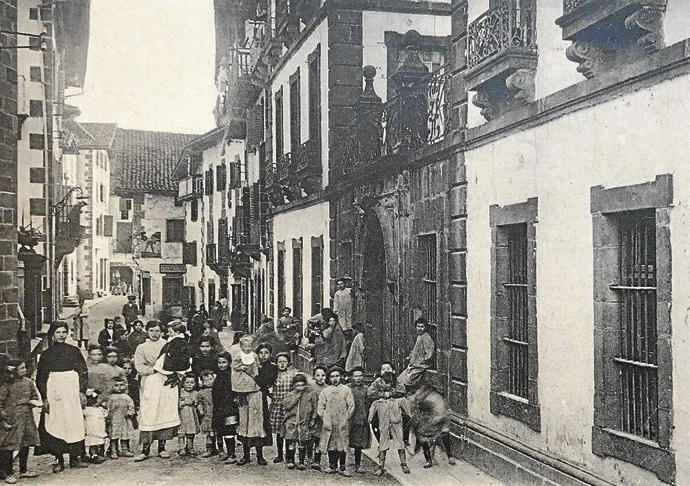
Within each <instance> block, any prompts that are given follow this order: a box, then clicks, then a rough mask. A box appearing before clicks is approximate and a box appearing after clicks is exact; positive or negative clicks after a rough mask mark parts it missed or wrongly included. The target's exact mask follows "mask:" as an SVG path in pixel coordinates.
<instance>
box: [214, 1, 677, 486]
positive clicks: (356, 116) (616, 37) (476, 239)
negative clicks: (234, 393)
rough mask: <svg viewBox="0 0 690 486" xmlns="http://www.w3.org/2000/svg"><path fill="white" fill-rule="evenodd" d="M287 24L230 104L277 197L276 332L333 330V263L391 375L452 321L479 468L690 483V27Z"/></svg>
mask: <svg viewBox="0 0 690 486" xmlns="http://www.w3.org/2000/svg"><path fill="white" fill-rule="evenodd" d="M265 11H266V12H267V14H266V15H267V16H266V17H265V22H266V24H265V25H266V26H267V30H266V31H265V32H266V35H265V37H264V38H263V40H262V42H263V44H262V45H263V47H262V49H261V50H260V52H259V54H258V55H257V56H254V55H252V56H250V59H249V63H250V68H249V69H247V70H246V71H243V72H242V73H240V74H241V75H239V76H238V78H237V81H238V82H237V86H239V88H238V89H245V90H246V91H243V93H245V94H246V93H248V94H250V95H251V96H241V97H227V98H225V99H235V100H237V101H235V105H232V108H240V109H242V110H246V120H247V137H246V152H247V156H246V161H247V171H253V170H256V171H257V172H258V174H259V179H260V180H261V181H262V182H263V184H262V185H261V187H262V192H261V191H260V194H259V198H258V200H257V201H258V207H259V208H260V209H261V208H262V207H263V208H265V210H263V211H261V210H259V212H257V213H254V216H257V215H258V216H259V217H260V218H261V226H260V230H261V231H260V233H259V237H258V238H257V240H256V242H257V243H258V244H259V245H260V246H259V248H260V250H261V251H262V252H263V254H264V255H265V256H266V260H265V274H264V275H265V276H266V278H265V280H264V282H265V286H264V295H265V298H264V299H263V300H264V304H263V309H262V310H263V311H264V312H265V313H266V314H267V315H269V316H270V315H273V316H275V315H276V314H277V313H278V312H279V309H280V307H282V306H283V305H288V306H291V307H295V306H294V305H291V304H294V303H295V302H298V303H299V304H300V306H301V311H300V312H299V314H298V315H299V316H300V317H305V316H306V314H308V311H313V310H314V309H313V308H310V305H311V304H312V303H313V302H314V299H313V296H314V289H316V286H315V285H314V286H312V285H311V284H312V283H313V281H314V279H313V268H314V267H313V265H311V264H309V261H308V259H307V258H306V255H307V254H309V253H310V252H311V251H313V248H314V245H315V243H316V247H317V248H320V249H321V251H324V252H325V254H326V255H327V258H324V262H323V265H322V266H321V267H320V270H321V271H323V272H325V273H324V274H322V277H323V278H324V279H323V280H322V281H320V282H319V283H320V285H319V286H318V288H319V289H323V290H324V293H323V299H322V300H321V302H320V304H321V305H326V303H327V302H328V300H329V299H328V297H329V296H328V292H329V291H330V290H331V288H332V286H333V285H334V283H335V279H337V278H340V277H343V276H348V277H350V278H351V279H352V282H353V292H354V297H355V298H354V312H355V317H354V319H355V320H356V321H361V322H363V323H364V324H365V329H366V331H365V339H366V343H367V350H366V366H367V371H368V372H369V373H372V372H375V371H376V370H377V367H378V365H380V363H381V361H382V360H383V359H387V360H391V361H392V362H393V363H394V365H395V366H396V367H397V368H398V369H400V368H402V367H403V365H404V358H405V356H406V355H407V354H408V353H409V351H410V349H411V348H412V345H413V342H414V332H413V329H412V324H413V322H414V320H415V319H416V318H417V317H419V316H424V317H426V318H427V319H428V320H429V322H430V324H431V333H432V335H433V336H434V339H435V341H436V343H437V350H436V356H435V363H434V366H433V368H434V369H433V370H432V371H431V375H432V376H433V377H435V379H436V381H437V383H438V386H439V388H440V389H441V390H442V391H443V393H444V395H445V396H446V397H447V399H448V402H449V405H450V408H451V410H452V412H453V413H452V418H451V429H452V434H453V436H454V438H455V442H454V444H455V447H456V448H457V449H456V451H457V452H458V453H459V454H460V455H461V456H462V457H463V458H464V459H466V460H468V461H470V462H473V463H475V464H477V465H479V466H481V467H483V468H486V469H488V470H490V471H491V472H492V474H495V475H497V476H500V477H502V478H505V479H510V480H513V481H517V482H519V483H520V484H523V483H524V484H626V485H638V486H641V485H648V484H659V485H661V484H685V483H687V482H688V474H690V456H688V455H687V452H686V451H687V450H688V444H687V443H688V440H690V439H689V438H690V428H688V426H687V423H686V422H688V421H687V420H683V418H684V417H686V416H687V414H688V407H687V401H688V400H687V398H688V390H686V386H685V383H684V380H683V379H682V377H683V376H684V374H685V372H686V370H687V364H688V363H687V359H686V358H685V356H686V355H687V350H686V349H685V346H686V341H687V339H686V338H687V336H686V330H685V329H684V326H683V323H684V322H685V320H686V315H685V314H686V311H685V310H686V309H687V308H688V303H687V302H686V300H687V298H686V295H685V294H687V292H686V291H685V289H686V288H687V282H685V277H684V273H687V272H683V271H682V269H683V268H684V262H685V259H686V257H685V254H686V253H687V251H688V250H687V241H686V240H687V238H686V235H687V221H686V220H687V215H686V211H685V209H684V206H685V204H684V194H686V193H687V192H688V188H687V187H686V186H687V183H688V180H689V179H688V177H687V174H686V172H687V171H686V167H685V166H686V165H687V164H685V163H684V159H685V155H684V153H683V150H684V147H685V146H686V145H687V133H686V132H687V131H686V130H682V129H680V128H679V127H684V126H685V124H686V123H685V118H687V113H688V107H687V100H686V98H687V96H686V92H687V76H688V72H690V71H689V68H688V66H690V64H689V61H688V52H690V50H689V49H688V45H687V44H688V41H687V38H688V35H689V34H690V32H688V26H687V22H686V20H687V18H688V16H689V15H690V12H689V11H688V5H687V3H686V2H682V1H673V0H668V1H666V0H649V1H647V0H644V1H629V0H611V1H595V0H589V1H573V0H564V1H563V2H553V1H548V0H543V1H542V0H501V1H494V0H469V1H468V0H453V1H452V2H450V3H433V2H431V3H425V4H424V5H422V4H419V3H416V2H404V1H401V2H387V3H386V5H385V6H383V5H381V4H380V3H379V2H369V1H362V2H347V3H344V2H339V1H329V2H326V4H325V5H321V4H318V5H316V4H313V3H312V2H308V1H305V2H298V5H297V6H296V8H294V9H292V10H290V7H289V5H286V4H282V3H281V2H277V3H272V5H271V6H270V7H269V6H267V7H266V9H265ZM416 14H418V15H419V16H418V17H414V18H413V19H412V21H409V19H408V16H409V17H410V18H411V17H412V16H413V15H416ZM444 20H448V22H449V24H448V25H449V27H450V30H447V31H446V30H443V28H439V26H440V25H444V24H443V22H444ZM382 26H384V27H383V28H382ZM377 28H378V29H379V30H377ZM573 63H575V64H573ZM317 68H320V69H318V70H317ZM362 75H363V78H364V79H362ZM316 80H319V81H318V83H317V82H316ZM315 85H318V86H319V87H320V89H319V90H310V86H315ZM362 85H364V88H362ZM239 100H241V101H239ZM314 106H319V109H318V110H314V109H313V107H314ZM319 114H320V116H317V115H319ZM262 193H263V195H264V196H263V197H264V199H262ZM266 199H268V203H269V205H268V206H262V204H265V202H266ZM250 207H251V205H250ZM319 237H323V240H322V242H319V240H318V238H319ZM317 254H318V251H317ZM257 261H260V264H261V265H264V260H263V258H262V259H260V260H257ZM679 269H680V271H679ZM310 271H311V272H312V273H311V274H310ZM254 274H255V273H253V275H254ZM326 280H329V281H328V283H327V284H326V283H325V282H326ZM296 314H297V313H296ZM306 364H307V363H304V362H300V365H306Z"/></svg>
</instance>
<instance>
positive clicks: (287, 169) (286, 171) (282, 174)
mask: <svg viewBox="0 0 690 486" xmlns="http://www.w3.org/2000/svg"><path fill="white" fill-rule="evenodd" d="M276 166H277V169H278V180H280V183H281V184H283V185H288V184H289V182H290V179H292V178H293V176H294V175H295V167H294V165H293V160H292V154H291V153H287V154H283V155H281V156H280V157H278V163H277V164H276Z"/></svg>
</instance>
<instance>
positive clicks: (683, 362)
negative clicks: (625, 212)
mask: <svg viewBox="0 0 690 486" xmlns="http://www.w3.org/2000/svg"><path fill="white" fill-rule="evenodd" d="M689 82H690V77H688V76H685V77H681V78H677V79H674V80H670V81H665V82H663V83H660V84H658V85H655V86H653V87H652V88H647V89H643V90H640V91H638V92H636V93H633V94H629V95H625V96H623V97H621V98H617V99H614V100H612V101H609V102H606V103H603V104H601V105H598V106H595V107H592V108H589V109H586V110H582V111H577V112H574V113H572V114H569V115H567V116H565V117H561V118H558V119H555V120H553V121H551V122H549V123H547V124H544V125H540V126H538V127H535V128H531V129H527V130H524V131H521V132H519V133H516V134H514V135H510V136H507V137H505V138H503V139H501V140H498V141H496V142H493V143H491V144H489V145H485V146H482V147H479V148H476V149H474V150H470V151H469V152H468V153H467V180H468V189H467V214H468V221H467V250H468V251H467V273H468V297H467V302H468V322H470V323H471V325H470V326H468V330H467V333H468V348H469V357H468V374H469V378H468V381H469V390H468V402H469V415H470V417H471V418H472V420H476V421H478V422H480V423H482V424H485V425H487V426H488V427H490V428H492V429H494V430H497V431H498V432H501V433H504V434H506V435H508V436H511V437H515V438H517V439H518V440H520V441H522V442H525V443H529V445H530V447H532V448H535V449H539V450H541V451H544V452H546V453H549V454H553V455H556V456H560V457H562V458H566V459H567V460H568V461H570V462H571V463H575V464H581V465H586V467H587V468H590V469H593V470H594V471H596V472H597V473H598V474H600V475H601V476H603V477H605V478H607V479H609V480H610V481H612V482H613V483H615V484H630V485H637V486H647V485H652V484H657V482H658V481H657V479H656V477H655V476H653V475H652V474H651V473H646V472H643V471H642V470H641V469H639V468H637V467H636V466H633V465H631V464H627V463H625V462H622V461H617V460H612V459H601V458H599V457H596V456H594V455H593V454H592V452H591V450H592V446H591V427H592V425H593V394H594V383H593V374H594V371H593V361H594V356H593V334H594V332H593V304H592V299H593V297H592V292H593V288H592V286H593V282H592V280H593V262H592V251H593V250H592V219H591V213H590V187H592V186H596V185H603V186H605V187H616V186H624V185H630V184H639V183H643V182H647V181H653V180H654V179H655V177H656V175H658V174H664V173H671V174H673V183H674V199H675V200H674V206H675V207H674V208H673V209H672V211H671V247H672V255H673V256H672V261H673V280H672V288H673V311H672V328H673V359H674V363H673V368H674V376H673V386H674V390H673V396H674V399H673V407H674V411H673V414H674V426H675V430H674V431H673V438H672V448H673V449H674V450H675V451H676V463H677V471H678V473H677V478H678V479H677V484H690V383H689V382H688V380H687V379H686V378H687V375H688V372H689V371H690V349H689V348H688V343H689V342H690V327H688V325H687V323H688V316H689V314H688V312H689V309H690V268H688V267H689V266H690V263H689V262H690V260H689V259H688V254H689V252H690V243H689V242H690V211H688V203H689V202H690V201H689V200H688V197H689V196H688V195H689V194H690V168H689V166H688V155H687V150H686V148H687V145H688V131H687V130H681V129H679V127H684V126H687V118H688V115H689V114H690V101H688V100H689V97H688V94H689V90H690V88H688V87H689V86H690V83H689ZM531 197H538V199H539V209H538V212H539V216H538V220H539V222H538V224H537V229H536V234H537V250H536V251H537V321H538V324H537V326H538V346H539V351H538V353H539V380H538V387H539V388H538V390H539V400H540V404H541V423H542V432H541V433H536V432H533V431H532V430H530V429H529V428H528V427H527V426H525V425H523V424H521V423H519V422H517V421H514V420H512V419H509V418H505V417H500V416H494V415H492V414H491V413H490V411H489V391H490V388H489V386H490V382H491V376H490V373H491V363H490V292H491V280H490V279H491V261H490V247H491V229H490V227H489V214H488V211H489V206H490V205H492V204H498V205H505V204H511V203H516V202H523V201H525V200H527V199H528V198H531Z"/></svg>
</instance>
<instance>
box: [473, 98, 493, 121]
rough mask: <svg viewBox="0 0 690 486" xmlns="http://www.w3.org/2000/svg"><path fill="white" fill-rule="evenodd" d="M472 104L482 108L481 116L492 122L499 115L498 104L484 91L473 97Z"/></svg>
mask: <svg viewBox="0 0 690 486" xmlns="http://www.w3.org/2000/svg"><path fill="white" fill-rule="evenodd" d="M472 104H473V105H474V106H476V107H478V108H481V115H482V116H483V117H484V118H486V120H487V121H491V120H493V119H494V118H496V117H497V116H498V115H499V110H498V102H497V101H496V100H494V99H492V98H490V97H489V96H488V95H487V94H486V93H485V92H484V91H477V94H475V95H474V96H473V97H472Z"/></svg>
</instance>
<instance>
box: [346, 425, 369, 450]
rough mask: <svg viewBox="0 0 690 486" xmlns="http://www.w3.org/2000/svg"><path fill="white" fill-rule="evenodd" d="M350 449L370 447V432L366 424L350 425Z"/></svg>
mask: <svg viewBox="0 0 690 486" xmlns="http://www.w3.org/2000/svg"><path fill="white" fill-rule="evenodd" d="M349 438H350V447H358V448H360V449H368V448H369V447H371V430H370V428H369V424H368V423H364V424H350V437H349Z"/></svg>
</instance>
